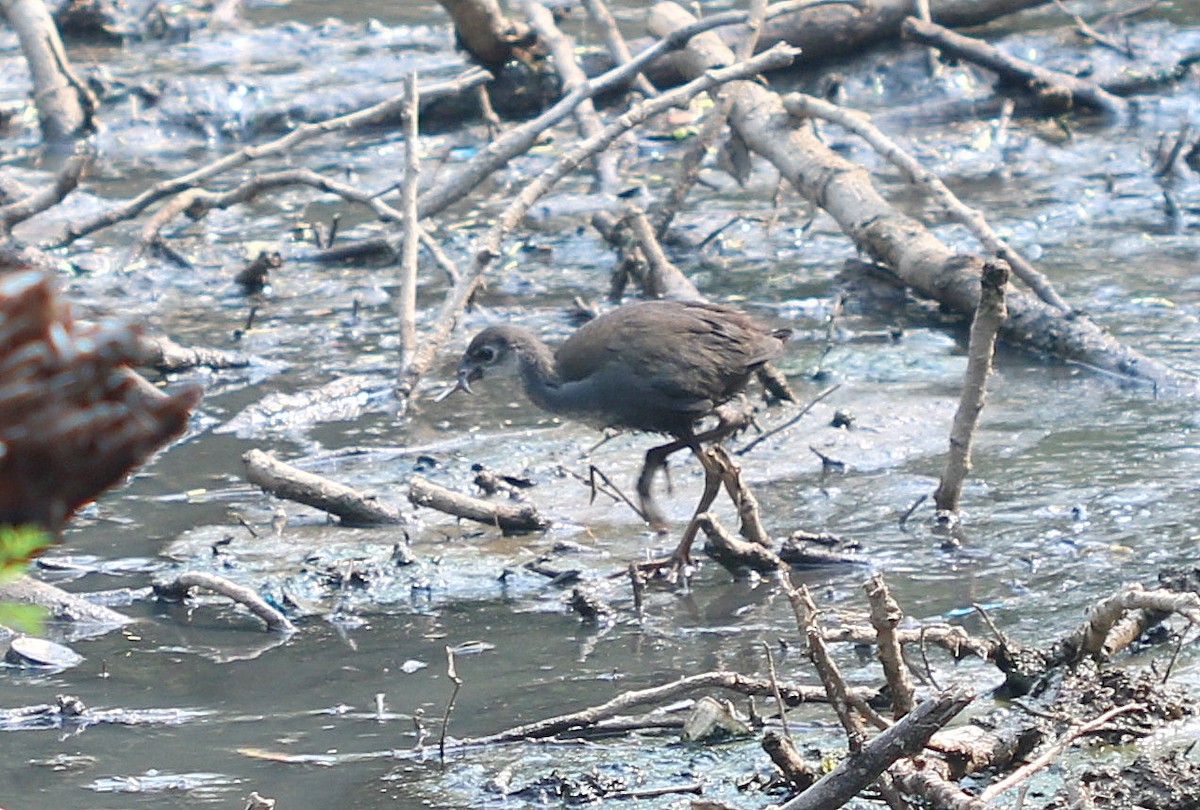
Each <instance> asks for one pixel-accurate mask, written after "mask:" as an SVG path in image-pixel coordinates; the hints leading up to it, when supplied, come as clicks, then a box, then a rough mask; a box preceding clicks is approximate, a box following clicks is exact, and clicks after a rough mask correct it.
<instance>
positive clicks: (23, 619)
mask: <svg viewBox="0 0 1200 810" xmlns="http://www.w3.org/2000/svg"><path fill="white" fill-rule="evenodd" d="M49 617H50V612H49V611H48V610H46V609H45V608H44V607H42V606H41V605H21V604H17V603H16V602H0V624H2V625H4V626H5V627H11V628H12V629H14V630H18V631H20V632H22V633H28V634H30V635H37V634H39V633H41V632H42V623H43V622H45V621H46V619H48V618H49Z"/></svg>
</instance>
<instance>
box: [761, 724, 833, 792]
mask: <svg viewBox="0 0 1200 810" xmlns="http://www.w3.org/2000/svg"><path fill="white" fill-rule="evenodd" d="M762 747H763V750H764V751H766V752H767V756H769V757H770V758H771V762H773V763H775V767H776V768H778V769H779V770H780V772H781V773H782V774H783V778H784V779H787V780H788V784H789V785H790V786H791V787H792V789H794V790H797V791H802V790H808V789H809V788H810V787H812V785H813V783H814V782H816V781H817V778H818V775H819V774H820V773H821V766H820V763H815V764H809V763H808V762H807V761H806V760H805V759H804V757H802V756H800V752H799V751H797V750H796V744H795V743H793V742H792V738H791V737H789V736H787V735H785V734H781V733H780V732H778V731H776V730H775V729H770V730H768V731H767V733H766V734H764V735H763V741H762Z"/></svg>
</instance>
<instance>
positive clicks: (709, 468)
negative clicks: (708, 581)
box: [671, 443, 725, 568]
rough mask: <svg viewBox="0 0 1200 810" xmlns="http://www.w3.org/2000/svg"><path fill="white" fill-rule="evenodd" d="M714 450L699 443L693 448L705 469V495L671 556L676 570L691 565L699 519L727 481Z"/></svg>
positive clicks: (698, 529)
mask: <svg viewBox="0 0 1200 810" xmlns="http://www.w3.org/2000/svg"><path fill="white" fill-rule="evenodd" d="M713 450H714V448H706V447H701V446H700V444H699V443H697V444H695V445H693V446H692V452H693V453H695V454H696V459H697V460H698V461H699V462H700V466H701V467H703V468H704V494H702V495H701V496H700V503H698V504H697V505H696V511H695V512H693V513H692V519H691V521H690V522H689V523H688V526H687V528H686V529H685V530H684V532H683V537H681V538H680V539H679V545H678V546H676V547H675V551H674V553H672V554H671V563H672V565H674V566H675V567H676V568H680V567H682V566H684V565H688V564H690V563H691V561H692V560H691V551H692V542H693V541H694V540H695V539H696V534H697V533H698V532H699V531H700V522H699V520H698V518H699V517H700V515H702V514H704V513H705V512H707V511H708V508H709V507H710V506H712V505H713V501H715V500H716V499H717V494H718V493H720V491H721V483H722V481H724V480H725V476H724V465H723V463H722V461H721V459H720V458H718V457H717V456H716V454H715V453H713ZM710 454H711V455H710Z"/></svg>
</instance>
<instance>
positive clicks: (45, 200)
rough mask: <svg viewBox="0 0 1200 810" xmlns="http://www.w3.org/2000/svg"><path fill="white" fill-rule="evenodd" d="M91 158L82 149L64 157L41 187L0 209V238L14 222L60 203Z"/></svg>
mask: <svg viewBox="0 0 1200 810" xmlns="http://www.w3.org/2000/svg"><path fill="white" fill-rule="evenodd" d="M95 157H96V155H95V151H94V150H93V149H91V148H84V150H83V151H82V152H80V153H78V154H75V155H71V157H69V158H67V159H66V160H65V161H64V162H63V165H62V166H61V167H60V168H59V170H58V172H57V173H55V175H54V179H53V180H52V181H50V182H49V183H47V184H46V185H45V186H42V187H41V188H39V189H36V190H34V191H30V192H28V193H27V194H25V195H24V196H22V197H21V198H20V199H15V200H12V201H11V202H9V203H7V204H6V205H3V206H0V238H5V237H7V236H8V234H9V232H10V231H11V230H12V228H13V226H15V225H17V224H18V223H21V222H24V221H25V220H27V219H29V218H30V217H32V216H35V215H36V214H40V213H41V212H43V211H45V210H47V209H49V208H51V207H53V206H55V205H57V204H58V203H60V202H62V201H63V198H65V197H66V196H67V195H68V194H70V193H71V192H72V191H74V190H75V188H76V187H77V186H78V185H79V181H80V180H81V179H82V178H83V175H84V174H85V173H86V172H87V170H88V169H89V168H91V165H92V163H93V161H94V160H95Z"/></svg>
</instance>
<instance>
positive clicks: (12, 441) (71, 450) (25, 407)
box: [0, 270, 200, 535]
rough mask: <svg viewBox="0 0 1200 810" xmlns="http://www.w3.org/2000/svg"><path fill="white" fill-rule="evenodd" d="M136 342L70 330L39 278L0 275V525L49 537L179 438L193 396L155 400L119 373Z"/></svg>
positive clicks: (112, 326) (152, 392)
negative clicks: (21, 527) (31, 526)
mask: <svg viewBox="0 0 1200 810" xmlns="http://www.w3.org/2000/svg"><path fill="white" fill-rule="evenodd" d="M138 338H139V333H138V331H137V329H136V328H134V327H133V326H130V325H128V324H121V323H104V324H99V325H94V324H84V323H77V322H76V321H75V320H74V318H73V317H72V315H71V309H70V306H69V305H68V304H67V303H66V302H64V301H62V300H61V299H60V298H59V296H58V290H57V288H56V285H55V284H54V282H53V280H52V279H51V278H50V277H48V276H47V275H45V274H44V273H41V272H38V271H34V270H23V271H17V272H11V273H7V274H0V525H2V524H11V525H21V524H34V525H37V526H39V527H41V528H43V529H45V530H46V531H49V532H51V533H53V534H56V535H57V534H58V533H59V532H60V531H61V530H62V528H63V524H64V523H65V522H66V520H67V518H68V517H70V515H71V514H72V513H73V512H74V511H75V510H76V509H78V508H79V507H80V506H82V505H83V504H85V503H87V502H88V501H91V500H93V499H94V498H96V496H97V495H99V494H100V493H101V492H103V491H104V490H106V489H108V488H109V487H111V486H113V485H114V484H116V483H117V482H119V481H120V480H121V479H122V478H123V477H124V476H125V474H126V473H128V472H129V471H130V470H132V469H133V468H135V467H137V466H138V465H139V464H141V463H143V462H144V461H146V459H148V458H149V457H150V456H151V455H152V454H153V453H154V451H155V450H157V449H158V448H160V447H162V446H163V445H164V444H166V443H167V442H168V441H170V440H171V439H172V438H174V437H176V436H178V435H180V434H181V433H183V431H184V429H185V428H186V427H187V423H188V413H189V412H190V411H191V409H192V408H193V407H195V405H196V403H197V402H198V401H199V399H200V389H199V388H198V387H187V388H184V389H182V390H178V391H175V392H173V393H169V394H168V393H163V392H161V391H159V390H158V389H157V388H155V387H154V386H152V385H151V384H150V383H149V382H147V381H146V380H145V379H143V378H142V377H141V376H139V375H138V374H137V373H136V372H135V371H133V370H132V369H131V368H129V366H130V364H132V363H135V362H137V360H138V359H139V358H140V357H141V349H140V348H139V345H138Z"/></svg>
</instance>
